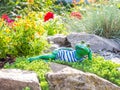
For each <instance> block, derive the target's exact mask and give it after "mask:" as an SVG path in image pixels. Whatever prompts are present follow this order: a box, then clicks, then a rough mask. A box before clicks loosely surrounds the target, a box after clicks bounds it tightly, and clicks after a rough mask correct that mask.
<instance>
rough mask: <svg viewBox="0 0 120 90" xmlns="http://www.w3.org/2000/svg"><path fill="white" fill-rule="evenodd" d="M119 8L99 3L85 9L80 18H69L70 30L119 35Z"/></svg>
mask: <svg viewBox="0 0 120 90" xmlns="http://www.w3.org/2000/svg"><path fill="white" fill-rule="evenodd" d="M119 23H120V10H119V9H118V7H117V6H116V5H114V4H113V5H111V4H110V5H99V6H95V7H89V8H88V9H86V13H84V15H83V18H82V19H81V20H74V19H72V20H69V21H68V25H69V28H70V29H71V31H73V30H74V31H77V32H82V31H84V32H88V33H93V34H97V35H100V36H103V37H106V38H114V37H120V25H119Z"/></svg>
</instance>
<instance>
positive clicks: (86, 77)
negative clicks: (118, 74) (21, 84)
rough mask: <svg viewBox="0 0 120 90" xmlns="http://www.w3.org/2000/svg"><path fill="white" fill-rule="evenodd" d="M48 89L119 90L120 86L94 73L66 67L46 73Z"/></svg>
mask: <svg viewBox="0 0 120 90" xmlns="http://www.w3.org/2000/svg"><path fill="white" fill-rule="evenodd" d="M46 78H47V81H48V83H49V85H50V89H49V90H120V87H119V86H117V85H115V84H113V83H111V82H109V81H107V80H105V79H102V78H100V77H98V76H97V75H95V74H90V73H84V72H82V71H79V70H76V69H73V68H70V67H66V68H63V69H62V70H60V71H58V72H49V73H47V74H46Z"/></svg>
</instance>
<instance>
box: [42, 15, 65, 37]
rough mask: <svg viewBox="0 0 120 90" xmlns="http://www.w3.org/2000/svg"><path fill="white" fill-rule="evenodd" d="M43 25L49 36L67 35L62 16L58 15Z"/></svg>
mask: <svg viewBox="0 0 120 90" xmlns="http://www.w3.org/2000/svg"><path fill="white" fill-rule="evenodd" d="M43 24H44V29H45V30H46V31H47V34H48V35H55V34H60V33H63V34H65V33H66V28H65V25H64V22H63V21H62V17H61V16H57V15H56V16H55V18H54V19H51V20H49V21H47V22H45V23H43Z"/></svg>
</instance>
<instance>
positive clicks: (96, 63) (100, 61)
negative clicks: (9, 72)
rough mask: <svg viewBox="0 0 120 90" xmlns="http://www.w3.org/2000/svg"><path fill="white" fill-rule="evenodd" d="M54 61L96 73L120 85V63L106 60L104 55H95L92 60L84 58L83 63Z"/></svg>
mask: <svg viewBox="0 0 120 90" xmlns="http://www.w3.org/2000/svg"><path fill="white" fill-rule="evenodd" d="M53 62H57V63H61V64H65V65H69V66H71V67H73V68H76V69H79V70H82V71H85V72H90V73H94V74H96V75H98V76H100V77H102V78H104V79H107V80H109V81H111V82H113V83H115V84H117V85H118V86H120V71H118V70H117V68H118V67H120V64H116V63H113V62H112V61H110V60H104V58H103V57H100V56H95V55H94V56H93V60H92V61H89V60H84V61H83V62H82V63H80V62H74V63H73V62H72V63H68V62H62V61H59V60H58V61H53Z"/></svg>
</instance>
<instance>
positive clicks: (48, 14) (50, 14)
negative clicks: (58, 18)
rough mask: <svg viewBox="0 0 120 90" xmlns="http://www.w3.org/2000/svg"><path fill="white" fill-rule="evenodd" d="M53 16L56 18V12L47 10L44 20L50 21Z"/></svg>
mask: <svg viewBox="0 0 120 90" xmlns="http://www.w3.org/2000/svg"><path fill="white" fill-rule="evenodd" d="M53 18H54V13H52V12H47V13H46V14H45V16H44V22H46V21H48V20H49V19H53Z"/></svg>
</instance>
